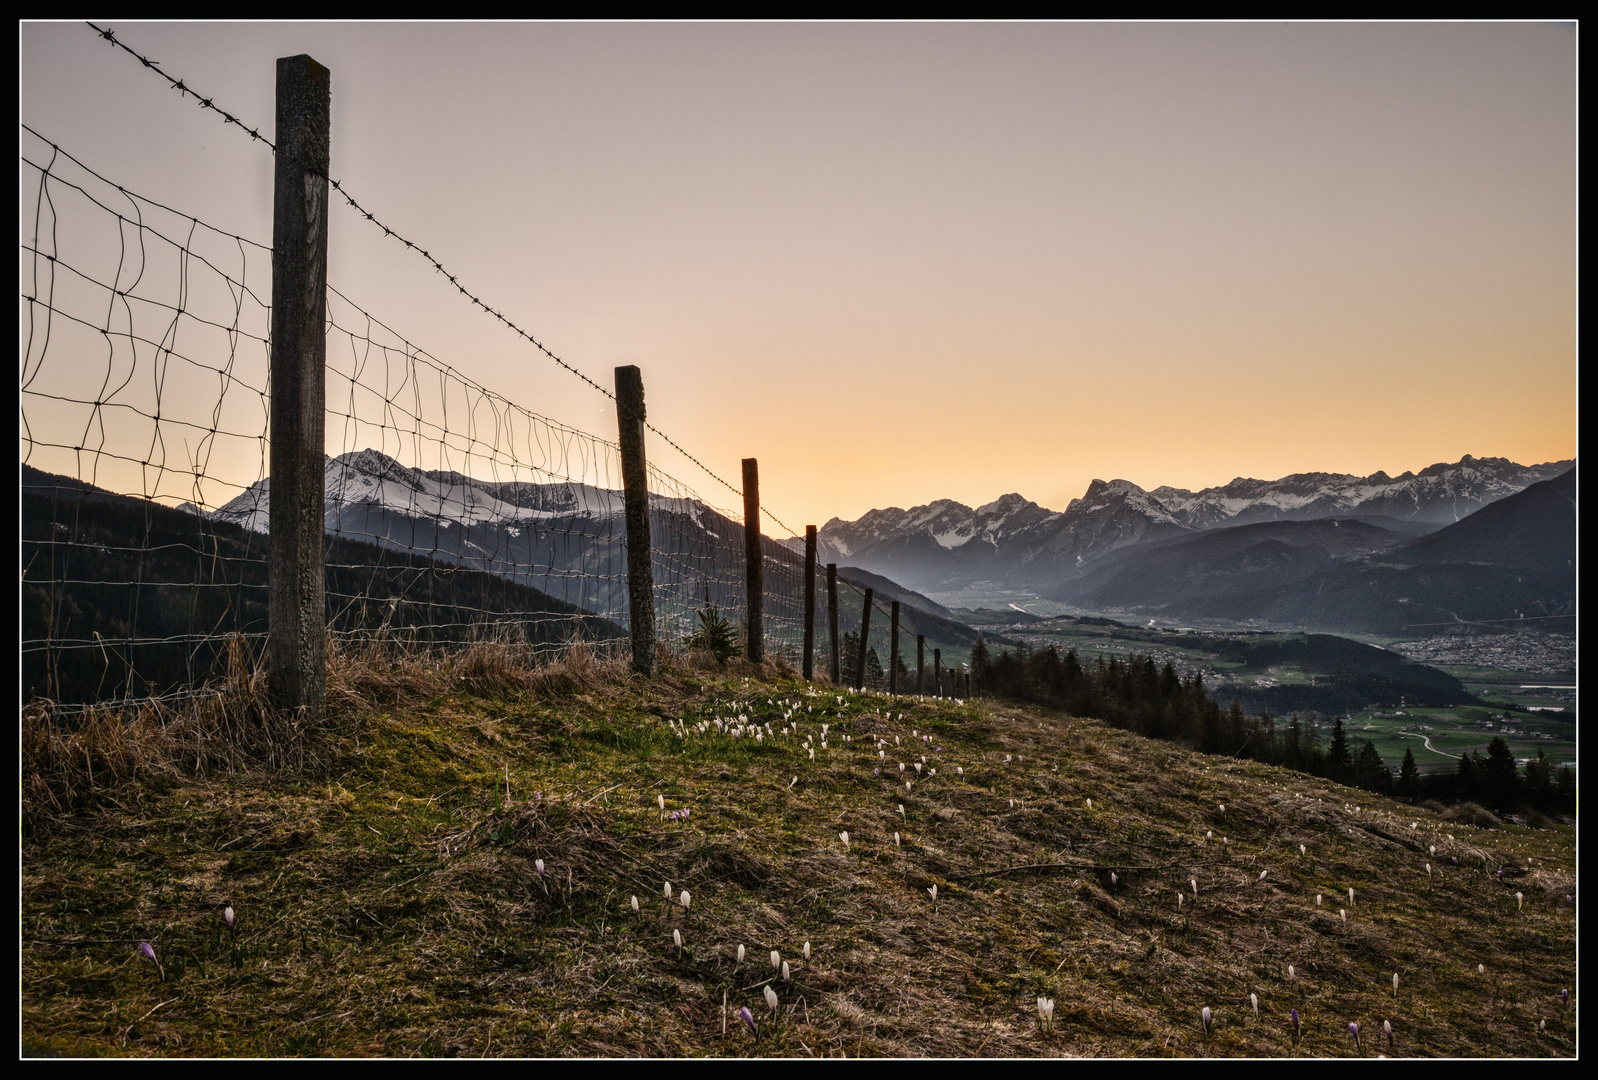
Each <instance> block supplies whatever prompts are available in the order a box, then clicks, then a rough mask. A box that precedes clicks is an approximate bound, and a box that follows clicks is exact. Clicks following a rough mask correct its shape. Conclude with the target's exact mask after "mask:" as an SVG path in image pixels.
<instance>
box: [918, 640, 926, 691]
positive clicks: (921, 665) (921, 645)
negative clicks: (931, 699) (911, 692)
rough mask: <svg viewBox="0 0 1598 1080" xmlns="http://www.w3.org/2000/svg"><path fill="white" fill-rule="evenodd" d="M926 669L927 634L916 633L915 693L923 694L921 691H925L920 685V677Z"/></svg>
mask: <svg viewBox="0 0 1598 1080" xmlns="http://www.w3.org/2000/svg"><path fill="white" fill-rule="evenodd" d="M926 670H927V636H926V635H925V634H917V635H916V693H917V694H923V693H925V692H926V690H925V688H924V687H923V686H922V685H921V679H922V676H923V675H925V674H926Z"/></svg>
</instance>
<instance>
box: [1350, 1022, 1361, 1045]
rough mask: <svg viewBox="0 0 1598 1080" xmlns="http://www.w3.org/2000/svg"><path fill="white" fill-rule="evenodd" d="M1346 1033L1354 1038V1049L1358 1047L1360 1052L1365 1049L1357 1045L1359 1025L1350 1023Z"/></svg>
mask: <svg viewBox="0 0 1598 1080" xmlns="http://www.w3.org/2000/svg"><path fill="white" fill-rule="evenodd" d="M1348 1033H1349V1034H1350V1035H1352V1036H1354V1045H1355V1046H1356V1047H1358V1048H1359V1049H1361V1050H1363V1049H1365V1048H1364V1047H1363V1046H1360V1043H1359V1024H1358V1023H1350V1024H1349V1025H1348Z"/></svg>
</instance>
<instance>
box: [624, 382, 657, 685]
mask: <svg viewBox="0 0 1598 1080" xmlns="http://www.w3.org/2000/svg"><path fill="white" fill-rule="evenodd" d="M616 428H617V430H618V431H619V432H620V434H621V439H620V442H621V484H622V501H623V503H624V504H625V510H626V519H627V610H628V617H627V621H628V622H629V623H630V624H631V629H632V639H633V670H634V671H636V672H638V673H639V674H640V675H645V676H648V675H653V674H654V673H655V572H654V567H653V565H652V560H651V559H650V554H649V552H650V544H649V469H648V466H647V464H646V461H645V458H644V377H643V374H642V373H641V372H640V371H639V370H638V368H637V367H636V366H634V365H632V364H628V365H627V366H625V367H618V368H617V369H616Z"/></svg>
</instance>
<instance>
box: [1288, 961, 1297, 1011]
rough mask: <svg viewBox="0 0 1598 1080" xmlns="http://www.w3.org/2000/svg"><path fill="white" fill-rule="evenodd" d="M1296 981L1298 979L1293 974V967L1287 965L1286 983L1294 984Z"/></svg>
mask: <svg viewBox="0 0 1598 1080" xmlns="http://www.w3.org/2000/svg"><path fill="white" fill-rule="evenodd" d="M1297 979H1298V975H1297V974H1296V973H1294V971H1293V965H1292V964H1288V965H1287V981H1288V982H1294V981H1296V980H1297ZM1294 1011H1295V1012H1296V1011H1297V1010H1294Z"/></svg>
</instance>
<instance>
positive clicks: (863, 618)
mask: <svg viewBox="0 0 1598 1080" xmlns="http://www.w3.org/2000/svg"><path fill="white" fill-rule="evenodd" d="M872 591H873V590H871V589H867V590H866V602H865V606H864V607H862V608H861V609H860V657H859V660H860V662H859V664H857V665H856V667H855V684H856V688H857V689H860V690H864V689H865V688H866V640H867V639H868V638H869V637H870V635H871V594H872Z"/></svg>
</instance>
